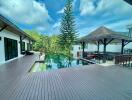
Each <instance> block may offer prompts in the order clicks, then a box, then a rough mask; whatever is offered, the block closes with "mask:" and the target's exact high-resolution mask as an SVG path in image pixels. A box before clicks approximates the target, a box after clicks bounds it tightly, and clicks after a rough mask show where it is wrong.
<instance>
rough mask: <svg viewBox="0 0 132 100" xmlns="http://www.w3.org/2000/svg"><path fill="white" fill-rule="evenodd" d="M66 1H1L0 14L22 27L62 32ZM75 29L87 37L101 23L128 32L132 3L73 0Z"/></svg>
mask: <svg viewBox="0 0 132 100" xmlns="http://www.w3.org/2000/svg"><path fill="white" fill-rule="evenodd" d="M65 4H66V0H0V13H1V14H2V15H4V16H5V17H7V18H8V19H9V20H11V21H12V22H14V23H15V24H16V25H18V26H19V27H20V28H21V29H23V30H26V29H29V30H36V31H38V32H40V33H42V34H49V35H52V34H59V28H60V21H61V17H62V15H63V9H64V6H65ZM73 7H74V16H75V21H76V29H77V31H78V33H79V34H80V36H84V35H86V34H88V33H89V32H91V31H93V30H94V29H96V28H98V27H100V26H106V27H108V28H110V29H113V30H115V31H128V30H127V29H126V25H129V24H132V6H131V5H129V4H127V3H126V2H124V1H123V0H73Z"/></svg>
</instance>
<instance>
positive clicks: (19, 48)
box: [0, 15, 34, 64]
mask: <svg viewBox="0 0 132 100" xmlns="http://www.w3.org/2000/svg"><path fill="white" fill-rule="evenodd" d="M33 41H34V39H33V38H31V37H30V36H29V35H28V34H27V33H25V32H24V31H22V30H21V29H20V28H18V27H17V26H16V25H14V24H13V23H12V22H10V21H9V20H8V19H6V18H5V17H4V16H2V15H0V64H3V63H5V62H8V61H11V60H13V59H16V58H19V57H21V56H24V52H25V51H30V50H31V49H32V42H33Z"/></svg>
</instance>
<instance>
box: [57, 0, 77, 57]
mask: <svg viewBox="0 0 132 100" xmlns="http://www.w3.org/2000/svg"><path fill="white" fill-rule="evenodd" d="M60 32H61V34H60V36H59V44H60V46H61V47H63V49H66V50H68V56H69V57H70V56H71V52H70V51H71V48H72V45H73V44H74V42H75V41H76V39H77V32H76V30H75V18H74V16H73V5H72V0H67V4H66V6H65V9H64V14H63V17H62V22H61V28H60ZM69 60H70V59H69Z"/></svg>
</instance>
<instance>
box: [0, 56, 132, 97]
mask: <svg viewBox="0 0 132 100" xmlns="http://www.w3.org/2000/svg"><path fill="white" fill-rule="evenodd" d="M27 59H29V58H24V59H22V58H21V62H19V60H18V62H16V63H17V64H14V62H12V63H10V64H8V65H4V66H5V67H6V68H5V69H4V68H3V69H4V70H3V69H1V73H0V75H3V77H2V76H0V82H1V83H0V100H131V98H132V86H131V84H132V69H129V68H123V67H120V66H109V67H103V66H99V65H89V66H82V67H77V68H76V67H74V68H65V69H60V70H54V71H47V72H36V73H27V72H28V69H30V67H29V66H30V65H32V64H31V63H32V62H33V61H34V60H35V59H36V58H34V60H33V59H32V60H31V62H30V64H28V63H25V66H24V64H23V65H19V64H22V63H24V62H25V61H26V60H27ZM22 60H23V61H22ZM29 60H30V59H29ZM9 65H10V66H11V65H19V66H18V67H12V66H11V68H10V67H9ZM22 66H24V67H23V68H20V67H22ZM8 67H9V68H8ZM12 68H13V69H14V70H12ZM10 69H11V70H10ZM20 70H21V71H20ZM10 71H12V72H10ZM17 71H18V72H19V73H20V74H19V75H17V74H18V72H17ZM8 72H9V73H8ZM6 74H7V75H6ZM4 75H6V76H4ZM16 75H17V76H16ZM4 78H5V79H6V80H4ZM7 79H9V80H7Z"/></svg>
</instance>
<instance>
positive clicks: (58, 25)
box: [53, 21, 61, 28]
mask: <svg viewBox="0 0 132 100" xmlns="http://www.w3.org/2000/svg"><path fill="white" fill-rule="evenodd" d="M60 25H61V22H60V21H59V22H57V23H55V24H54V25H53V28H59V27H60Z"/></svg>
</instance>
